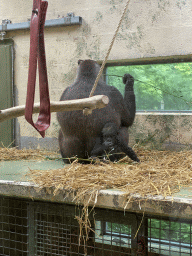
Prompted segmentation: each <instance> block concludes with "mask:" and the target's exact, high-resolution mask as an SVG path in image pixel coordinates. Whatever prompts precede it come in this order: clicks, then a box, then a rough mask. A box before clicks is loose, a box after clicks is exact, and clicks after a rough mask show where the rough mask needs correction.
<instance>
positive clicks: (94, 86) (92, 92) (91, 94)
mask: <svg viewBox="0 0 192 256" xmlns="http://www.w3.org/2000/svg"><path fill="white" fill-rule="evenodd" d="M129 2H130V0H128V1H127V3H126V5H125V8H124V10H123V14H122V16H121V19H120V21H119V24H118V26H117V28H116V31H115V34H114V36H113V38H112V41H111V43H110V46H109V49H108V52H107V54H106V56H105V59H104V61H103V63H102V65H101V68H100V71H99V74H98V75H97V78H96V80H95V83H94V85H93V88H92V90H91V92H90V95H89V97H92V96H93V94H94V92H95V89H96V87H97V84H98V81H99V78H100V76H101V74H102V73H103V69H104V67H105V64H106V62H107V59H108V57H109V54H110V51H111V49H112V47H113V44H114V41H115V38H116V36H117V32H118V30H119V28H120V25H121V22H122V20H123V17H124V15H125V12H126V10H127V7H128V5H129Z"/></svg>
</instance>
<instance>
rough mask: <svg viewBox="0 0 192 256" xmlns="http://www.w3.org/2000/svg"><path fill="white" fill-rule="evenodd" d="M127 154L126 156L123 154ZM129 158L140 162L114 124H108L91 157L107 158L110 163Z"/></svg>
mask: <svg viewBox="0 0 192 256" xmlns="http://www.w3.org/2000/svg"><path fill="white" fill-rule="evenodd" d="M123 153H125V154H123ZM125 155H127V156H129V157H130V158H131V159H132V160H134V161H136V162H139V159H138V158H137V155H136V154H135V152H134V151H133V149H132V148H131V147H129V146H128V145H127V144H126V143H125V142H124V138H123V137H122V135H121V134H120V133H119V130H118V128H117V127H116V125H115V124H114V123H107V124H105V126H104V127H103V129H102V136H101V137H100V139H98V140H97V141H96V144H95V146H94V148H93V150H92V152H91V157H93V158H94V157H99V158H101V159H103V158H105V159H108V160H110V161H113V162H114V161H118V160H119V159H121V158H122V157H123V156H125Z"/></svg>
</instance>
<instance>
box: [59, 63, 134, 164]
mask: <svg viewBox="0 0 192 256" xmlns="http://www.w3.org/2000/svg"><path fill="white" fill-rule="evenodd" d="M78 64H79V67H78V71H77V78H76V80H75V82H74V83H73V84H72V85H70V86H69V87H67V88H66V89H65V91H64V92H63V94H62V96H61V99H60V100H73V99H82V98H87V97H89V94H90V91H91V89H92V87H93V85H94V82H95V79H96V77H97V74H98V72H99V69H100V66H99V65H98V64H97V63H96V62H95V61H93V60H84V61H79V62H78ZM123 82H124V84H125V85H126V86H125V96H124V98H123V96H122V95H121V93H120V92H119V91H118V90H117V89H116V88H115V87H113V86H109V85H107V84H106V83H105V82H104V81H103V80H102V79H100V80H99V82H98V85H97V88H96V91H95V93H94V95H107V96H108V97H109V104H108V106H107V107H105V108H103V109H95V110H93V112H92V114H91V115H88V116H84V115H83V111H80V110H79V111H66V112H59V113H57V119H58V122H59V124H60V126H61V130H60V132H59V145H60V151H61V155H62V157H63V158H71V157H74V156H77V157H78V158H81V159H88V158H89V157H90V156H91V152H92V150H93V148H94V146H95V145H96V142H97V141H98V140H100V138H101V136H102V129H103V128H104V126H105V124H106V123H113V124H114V125H115V126H116V127H117V129H118V134H119V135H120V137H121V138H123V141H124V143H125V144H126V145H128V127H129V126H131V125H132V123H133V121H134V118H135V109H136V107H135V95H134V91H133V84H134V79H133V77H132V76H131V75H129V74H125V75H124V78H123ZM122 150H123V149H122ZM64 162H65V163H68V162H69V161H68V160H67V159H66V160H64Z"/></svg>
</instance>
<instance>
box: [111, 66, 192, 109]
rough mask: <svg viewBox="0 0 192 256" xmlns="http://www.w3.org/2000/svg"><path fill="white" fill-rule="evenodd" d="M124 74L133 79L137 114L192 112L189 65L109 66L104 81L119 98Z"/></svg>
mask: <svg viewBox="0 0 192 256" xmlns="http://www.w3.org/2000/svg"><path fill="white" fill-rule="evenodd" d="M125 73H130V74H131V75H132V76H133V77H134V78H135V83H134V91H135V95H136V106H137V111H161V112H163V111H171V112H174V111H179V112H180V111H192V62H182V63H165V64H145V65H124V66H108V67H107V68H106V82H107V84H109V85H113V86H115V87H116V88H117V89H118V90H119V91H120V92H121V93H122V95H124V89H125V85H124V84H123V83H122V76H123V75H124V74H125Z"/></svg>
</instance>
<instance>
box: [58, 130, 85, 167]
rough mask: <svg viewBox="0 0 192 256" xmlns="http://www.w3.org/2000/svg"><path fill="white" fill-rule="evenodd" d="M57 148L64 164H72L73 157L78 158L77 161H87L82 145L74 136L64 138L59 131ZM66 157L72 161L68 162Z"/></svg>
mask: <svg viewBox="0 0 192 256" xmlns="http://www.w3.org/2000/svg"><path fill="white" fill-rule="evenodd" d="M59 147H60V152H61V156H62V158H63V161H64V163H65V164H69V163H70V162H73V161H74V159H73V157H74V158H75V157H76V156H78V158H79V159H87V156H85V145H84V143H83V142H82V141H81V140H79V139H78V138H77V137H74V136H70V137H64V136H63V133H62V131H61V129H60V131H59ZM68 156H70V158H71V157H72V159H71V160H70V159H69V158H68ZM79 162H83V163H84V161H83V160H79ZM85 162H86V161H85Z"/></svg>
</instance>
